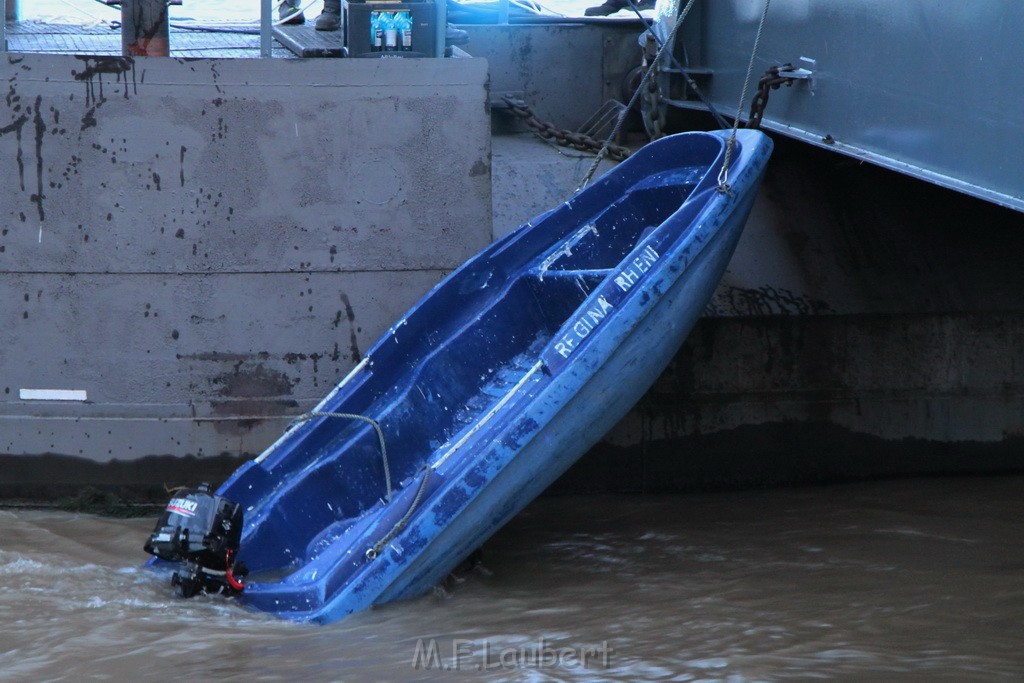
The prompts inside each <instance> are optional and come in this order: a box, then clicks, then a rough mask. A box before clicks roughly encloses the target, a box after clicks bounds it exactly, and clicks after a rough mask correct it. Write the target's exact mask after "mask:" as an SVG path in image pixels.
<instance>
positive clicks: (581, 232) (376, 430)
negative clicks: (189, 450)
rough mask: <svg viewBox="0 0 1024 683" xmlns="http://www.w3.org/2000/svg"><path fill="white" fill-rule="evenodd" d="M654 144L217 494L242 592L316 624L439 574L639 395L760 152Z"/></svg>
mask: <svg viewBox="0 0 1024 683" xmlns="http://www.w3.org/2000/svg"><path fill="white" fill-rule="evenodd" d="M728 137H729V133H728V132H727V131H726V132H713V133H684V134H680V135H675V136H672V137H668V138H664V139H662V140H659V141H657V142H654V143H651V144H649V145H647V146H645V147H644V148H642V149H641V150H640V151H639V152H637V153H636V154H635V155H633V156H632V157H631V158H629V159H628V160H626V161H625V162H623V163H621V164H620V165H618V166H617V167H616V168H615V169H613V170H612V171H611V172H609V173H608V174H606V175H605V176H604V177H602V178H601V179H599V180H598V181H597V182H596V183H594V184H593V185H591V186H590V187H588V188H586V189H585V190H583V191H581V192H579V193H577V194H576V195H575V196H573V197H572V198H571V199H570V200H568V201H566V202H565V203H564V204H562V205H561V206H559V207H558V208H557V209H555V210H553V211H551V212H549V213H547V214H544V215H542V216H540V217H538V218H537V219H534V220H533V221H531V222H529V223H526V224H525V225H523V226H521V227H519V228H518V229H517V230H515V231H513V232H512V233H510V234H509V235H507V236H506V237H504V238H503V239H501V240H499V241H497V242H495V243H494V244H492V245H490V246H489V247H487V248H486V249H484V250H483V251H482V252H481V253H480V254H478V255H477V256H475V257H474V258H472V259H470V260H469V261H468V262H467V263H466V264H464V265H463V266H462V267H461V268H459V269H458V270H457V271H455V272H454V273H452V274H451V275H450V276H449V277H448V278H446V279H445V280H444V281H443V282H441V283H440V284H439V285H438V286H437V287H435V288H434V289H433V290H432V291H431V292H430V293H428V294H427V295H426V296H425V297H423V299H422V300H421V301H420V302H419V303H418V304H417V305H416V306H414V307H413V308H412V309H411V310H410V311H409V312H408V313H407V315H406V316H405V317H403V318H402V319H401V320H399V321H398V322H397V323H396V324H395V325H394V326H393V327H392V328H391V329H390V330H389V331H388V332H387V333H386V334H385V335H384V336H383V338H381V339H380V341H378V342H377V343H376V345H375V346H373V348H372V349H371V350H370V351H369V352H368V354H367V356H366V357H365V358H364V359H363V360H362V362H361V363H359V365H358V366H357V367H356V368H355V369H354V370H353V371H352V372H351V373H350V374H349V376H348V377H347V378H346V379H345V380H344V381H342V382H341V383H340V384H339V385H338V386H337V387H336V388H335V389H334V390H333V391H332V392H331V393H330V394H329V395H328V396H327V397H326V398H325V399H324V400H323V401H322V402H321V403H320V404H319V406H318V407H317V408H316V409H315V411H314V412H313V413H311V415H310V416H306V419H303V420H301V421H297V422H295V423H293V424H292V426H291V427H290V428H289V429H288V430H287V431H286V432H285V433H284V434H283V435H282V436H281V438H280V439H278V441H277V442H276V443H274V444H273V445H272V446H271V447H270V448H269V449H267V451H265V452H264V453H263V454H262V455H260V456H259V457H258V458H256V459H255V460H253V461H250V462H248V463H246V464H245V465H243V466H242V467H241V468H240V469H239V470H238V471H237V472H236V473H235V474H234V475H233V476H232V477H231V478H230V479H229V480H228V481H227V482H225V483H224V485H223V486H222V487H221V488H220V489H219V491H218V493H219V494H220V495H221V496H223V497H225V498H228V499H230V500H232V501H235V502H237V503H239V504H240V505H241V507H242V509H243V510H244V529H243V532H242V536H241V543H240V550H239V559H240V560H241V561H243V562H244V563H245V565H246V566H247V567H248V568H249V570H250V572H251V576H250V580H249V581H248V582H247V584H246V585H245V588H244V591H243V592H242V594H241V599H242V600H243V601H245V602H246V603H247V604H248V605H250V606H252V607H254V608H256V609H259V610H265V611H267V612H272V613H274V614H277V615H279V616H281V617H285V618H289V619H294V620H299V621H318V622H330V621H334V620H337V619H340V618H342V617H344V616H346V615H347V614H350V613H352V612H357V611H360V610H364V609H367V608H369V607H371V606H374V605H380V604H383V603H387V602H390V601H393V600H399V599H403V598H411V597H414V596H417V595H420V594H422V593H424V592H426V591H428V590H429V589H430V588H431V587H432V586H434V585H436V584H437V583H438V582H440V581H441V580H443V579H444V578H445V577H446V576H447V575H448V573H449V572H451V571H452V569H453V568H455V567H456V566H457V565H458V564H459V562H460V561H462V560H463V559H464V558H466V557H467V556H468V555H470V553H471V552H472V551H473V550H475V549H476V548H478V547H479V546H480V545H481V544H482V543H483V542H484V541H485V540H486V539H487V538H488V537H489V536H491V534H493V533H494V532H495V531H496V530H497V529H499V528H500V527H501V526H502V525H503V524H505V523H506V522H507V521H509V520H510V519H511V518H512V517H513V516H514V515H515V514H516V513H517V512H519V511H520V510H521V509H522V508H523V507H524V506H525V505H526V504H527V503H529V502H530V501H531V500H532V499H534V498H535V497H536V496H537V495H538V494H540V493H541V492H542V491H543V490H544V489H545V488H546V487H547V486H548V485H549V484H551V483H552V482H553V481H554V480H555V479H556V478H557V477H558V476H559V475H560V474H562V473H563V472H564V471H565V470H566V469H567V468H568V467H569V466H570V465H571V464H572V463H573V462H575V461H576V460H577V459H578V458H579V457H580V456H581V455H582V454H583V453H584V452H585V451H586V450H587V449H588V448H590V447H591V446H592V445H593V444H594V443H595V442H596V441H597V440H598V439H600V438H601V437H602V436H603V435H604V434H605V433H606V432H607V431H608V429H610V428H611V427H612V426H613V425H614V424H615V423H616V422H617V421H618V420H619V419H620V418H621V417H622V416H623V415H624V414H625V413H626V411H627V410H629V408H630V407H631V406H633V405H634V404H635V403H636V401H637V400H638V399H639V398H640V397H641V395H642V394H643V393H644V392H645V391H646V390H647V389H648V388H649V387H650V385H651V384H652V383H653V382H654V380H655V379H656V378H657V376H658V374H659V373H660V372H661V371H662V370H663V369H664V368H665V366H666V365H667V364H668V362H669V360H670V359H671V358H672V356H673V354H675V352H676V351H677V350H678V348H679V346H680V345H681V344H682V342H683V340H684V339H685V337H686V335H687V334H688V332H689V331H690V329H691V328H692V326H693V324H694V322H695V321H696V320H697V318H698V316H700V314H701V312H702V311H703V309H704V307H705V306H706V304H707V302H708V300H709V299H710V297H711V295H712V293H713V291H714V289H715V287H716V285H717V283H718V281H719V279H720V278H721V276H722V273H723V271H724V270H725V267H726V264H727V263H728V262H729V259H730V257H731V255H732V252H733V249H734V247H735V246H736V242H737V240H738V239H739V236H740V232H741V230H742V227H743V224H744V222H745V221H746V219H747V216H748V214H749V212H750V208H751V204H752V203H753V200H754V196H755V194H756V190H757V186H758V184H759V182H760V178H761V176H762V173H763V171H764V169H765V165H766V163H767V160H768V157H769V155H770V153H771V147H772V144H771V141H770V140H769V139H768V138H767V137H765V136H764V135H763V134H761V133H759V132H756V131H743V130H741V131H738V135H737V138H736V144H735V147H734V150H733V152H732V154H731V165H730V167H729V187H728V189H727V191H723V190H725V188H724V186H720V184H719V179H718V176H719V171H720V169H721V167H722V165H723V161H724V158H725V156H726V141H727V139H728Z"/></svg>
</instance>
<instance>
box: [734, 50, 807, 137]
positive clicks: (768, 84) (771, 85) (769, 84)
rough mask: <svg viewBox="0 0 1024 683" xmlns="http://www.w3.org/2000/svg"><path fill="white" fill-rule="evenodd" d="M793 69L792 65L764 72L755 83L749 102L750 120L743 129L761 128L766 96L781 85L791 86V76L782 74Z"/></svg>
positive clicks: (776, 67) (766, 104) (766, 100)
mask: <svg viewBox="0 0 1024 683" xmlns="http://www.w3.org/2000/svg"><path fill="white" fill-rule="evenodd" d="M792 68H793V65H792V64H783V65H782V66H773V67H771V68H770V69H768V70H767V71H765V72H764V76H762V77H761V80H760V81H758V82H757V94H756V95H754V99H753V100H752V101H751V102H750V118H748V119H747V125H746V126H744V127H745V128H751V129H753V130H758V129H760V128H761V119H763V118H764V110H765V107H767V106H768V95H770V94H771V91H772V90H778V89H779V88H780V87H782V86H783V85H787V86H788V85H793V81H794V80H796V79H795V78H793V77H792V76H783V75H782V72H784V71H786V70H790V69H792Z"/></svg>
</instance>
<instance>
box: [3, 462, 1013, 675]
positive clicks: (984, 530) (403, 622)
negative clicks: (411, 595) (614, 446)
mask: <svg viewBox="0 0 1024 683" xmlns="http://www.w3.org/2000/svg"><path fill="white" fill-rule="evenodd" d="M1022 493H1024V477H1017V476H1009V477H992V478H950V479H906V480H897V481H880V482H869V483H855V484H843V485H835V486H826V487H809V488H791V489H777V490H770V491H757V492H751V491H746V492H723V493H702V494H690V495H678V496H663V497H662V496H659V497H641V496H582V495H573V496H559V497H547V498H542V499H541V500H539V501H537V502H535V503H534V504H533V505H531V506H530V507H529V508H528V509H527V510H526V511H525V512H524V513H523V514H522V515H520V516H519V517H518V518H516V519H515V520H514V521H513V522H512V523H511V524H510V525H509V526H508V527H506V528H505V529H504V530H502V531H501V532H500V533H499V534H498V535H497V536H496V537H495V538H493V539H492V540H491V541H490V542H489V543H488V544H487V545H486V546H485V548H484V557H483V565H482V567H481V568H480V569H478V570H475V571H473V572H470V573H468V574H466V575H465V576H463V577H460V580H457V581H450V582H449V584H448V585H447V586H446V587H445V588H444V589H439V590H437V591H435V593H434V594H432V595H428V596H424V597H423V598H421V599H417V600H413V601H409V602H404V603H398V604H394V605H389V606H386V607H383V608H379V609H376V610H373V611H370V612H367V613H364V614H359V615H354V616H352V617H349V618H348V619H345V620H343V621H341V622H338V623H335V624H332V625H328V626H311V625H305V624H295V623H290V622H286V621H282V620H279V619H276V618H274V617H271V616H268V615H265V614H261V613H256V612H251V611H248V610H246V609H245V608H243V607H242V606H241V605H240V604H238V603H237V602H234V601H228V600H225V599H222V598H219V597H201V598H196V599H193V600H189V601H183V600H179V599H176V598H174V597H173V595H172V592H171V588H170V586H169V584H168V583H167V578H166V577H165V576H161V575H156V574H153V573H151V572H150V571H148V570H145V569H142V568H141V567H140V565H141V564H142V562H143V561H144V560H145V555H144V554H143V553H142V551H141V549H140V548H141V545H142V543H143V541H144V540H145V538H146V536H147V535H148V533H149V532H150V530H151V528H152V525H153V521H154V520H151V519H136V520H117V519H107V518H100V517H95V516H90V515H81V514H68V513H56V512H39V511H0V680H4V681H49V680H53V681H60V680H76V681H80V680H218V681H231V680H239V681H250V680H251V681H264V680H266V681H271V680H295V681H297V680H309V681H320V680H324V681H332V680H339V681H342V680H344V681H397V680H438V679H446V678H447V679H455V680H459V679H464V680H474V679H477V678H481V677H483V678H485V679H489V680H586V681H604V680H617V681H641V680H671V681H691V680H730V681H746V680H791V679H811V678H846V679H857V680H865V679H867V680H922V681H924V680H935V679H948V680H993V679H1000V678H1002V679H1020V678H1022V677H1024V628H1022V627H1024V495H1022Z"/></svg>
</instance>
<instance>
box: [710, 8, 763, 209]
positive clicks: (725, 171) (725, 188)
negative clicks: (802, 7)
mask: <svg viewBox="0 0 1024 683" xmlns="http://www.w3.org/2000/svg"><path fill="white" fill-rule="evenodd" d="M771 4H772V0H764V10H763V11H762V12H761V21H760V22H759V23H758V25H757V35H756V36H754V48H753V49H752V50H751V51H750V63H749V64H748V65H747V76H746V78H745V79H744V80H743V90H741V91H740V103H739V105H737V107H736V116H735V118H733V122H732V134H731V135H729V140H728V141H727V142H726V143H725V159H724V160H723V161H722V170H721V171H719V172H718V191H719V192H722V193H724V194H729V193H730V192H731V191H732V188H731V187H730V186H729V164H730V162H731V161H732V150H733V147H735V146H736V130H737V129H738V128H739V127H740V114H741V112H742V111H743V103H744V102H745V101H746V99H747V89H748V88H749V87H750V74H751V73H753V71H754V61H755V60H756V59H757V47H758V45H760V43H761V34H762V33H764V24H765V19H766V18H767V17H768V6H769V5H771Z"/></svg>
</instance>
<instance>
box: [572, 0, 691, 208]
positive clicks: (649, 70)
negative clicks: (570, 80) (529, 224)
mask: <svg viewBox="0 0 1024 683" xmlns="http://www.w3.org/2000/svg"><path fill="white" fill-rule="evenodd" d="M694 2H696V0H690V1H689V2H687V3H686V7H684V8H683V11H682V12H680V13H679V16H678V17H677V18H676V25H675V26H673V27H672V32H671V33H669V34H668V38H666V39H665V42H664V44H663V45H662V46H661V47H660V48H658V53H657V54H656V55H654V59H652V60H651V63H650V64H649V65H648V66H647V71H645V72H644V77H643V78H642V79H640V85H639V86H637V89H636V90H635V91H634V92H633V96H632V97H631V98H629V104H627V105H626V106H625V108H624V109H623V110H622V113H620V114H619V120H618V121H616V122H615V128H613V129H612V132H611V134H610V135H609V136H608V139H607V140H605V141H604V145H602V147H601V151H600V152H598V153H597V156H596V157H594V161H593V163H591V164H590V168H589V169H588V170H587V174H586V175H585V176H584V177H583V181H582V182H581V183H580V186H579V187H577V188H576V192H579V191H580V190H582V189H583V188H584V187H586V186H587V183H589V182H590V180H591V178H593V177H594V173H596V172H597V167H598V166H599V165H600V164H601V160H602V159H604V158H605V156H607V154H608V147H609V146H610V145H611V142H612V140H614V139H615V138H617V137H618V135H619V131H620V130H621V129H622V124H623V123H624V122H625V120H626V115H627V114H628V113H629V112H630V110H631V109H632V108H633V106H634V105H635V104H636V100H637V98H638V97H640V93H642V92H643V90H644V88H646V87H647V81H649V80H651V76H652V75H653V74H654V67H655V66H656V65H657V63H658V61H659V60H660V59H661V57H662V55H663V54H664V53H665V50H667V49H668V47H669V46H670V45H672V44H673V43H674V41H675V37H676V33H678V31H679V27H680V26H682V25H683V20H684V19H686V15H687V14H689V13H690V8H692V7H693V3H694Z"/></svg>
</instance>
